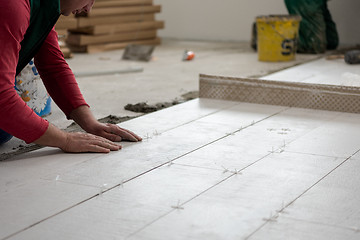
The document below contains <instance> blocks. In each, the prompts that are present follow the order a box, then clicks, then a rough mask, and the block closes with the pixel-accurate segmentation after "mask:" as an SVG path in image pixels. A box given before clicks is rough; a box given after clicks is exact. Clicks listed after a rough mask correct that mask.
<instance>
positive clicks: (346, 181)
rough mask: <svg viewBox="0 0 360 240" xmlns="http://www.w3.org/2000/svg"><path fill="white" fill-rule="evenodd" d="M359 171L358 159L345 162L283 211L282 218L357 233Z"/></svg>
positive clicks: (359, 218) (359, 199)
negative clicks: (336, 227) (351, 230)
mask: <svg viewBox="0 0 360 240" xmlns="http://www.w3.org/2000/svg"><path fill="white" fill-rule="evenodd" d="M359 168H360V160H359V159H350V160H347V161H346V162H345V163H344V164H343V165H341V166H340V167H339V168H337V169H336V170H335V171H334V172H332V173H331V174H330V175H329V176H327V177H326V178H325V179H323V180H322V181H321V182H319V183H318V184H317V185H316V186H314V187H313V188H312V189H310V190H309V191H308V192H306V193H305V194H304V195H303V196H301V198H299V199H298V200H296V201H295V202H294V203H293V204H292V205H290V206H289V207H288V208H286V211H287V213H288V214H287V215H286V216H288V217H290V218H293V219H298V220H303V221H309V222H315V223H322V224H326V225H334V226H338V227H343V228H349V229H357V230H359V231H360V209H359V208H358V205H359V202H360V188H359V183H360V175H359ZM359 236H360V235H359Z"/></svg>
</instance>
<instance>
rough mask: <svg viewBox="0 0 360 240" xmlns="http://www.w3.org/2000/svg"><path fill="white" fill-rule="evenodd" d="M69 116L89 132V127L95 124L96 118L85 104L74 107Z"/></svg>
mask: <svg viewBox="0 0 360 240" xmlns="http://www.w3.org/2000/svg"><path fill="white" fill-rule="evenodd" d="M70 117H71V118H72V119H73V120H74V121H75V122H76V123H77V124H79V125H80V127H81V128H82V129H84V130H85V131H87V132H89V130H90V129H91V127H92V126H93V125H95V124H97V120H96V118H95V117H94V115H93V114H92V112H91V110H90V108H89V107H88V106H86V105H83V106H80V107H78V108H76V109H74V110H73V111H72V112H71V113H70Z"/></svg>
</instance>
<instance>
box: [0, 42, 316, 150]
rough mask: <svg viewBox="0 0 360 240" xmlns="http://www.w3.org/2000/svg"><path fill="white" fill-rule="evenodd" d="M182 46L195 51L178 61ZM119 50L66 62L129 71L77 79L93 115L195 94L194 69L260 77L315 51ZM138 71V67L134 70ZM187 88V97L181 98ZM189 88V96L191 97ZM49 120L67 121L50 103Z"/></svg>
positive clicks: (217, 46) (165, 46)
mask: <svg viewBox="0 0 360 240" xmlns="http://www.w3.org/2000/svg"><path fill="white" fill-rule="evenodd" d="M185 50H192V51H194V52H195V58H194V60H192V61H182V57H183V53H184V51H185ZM122 54H123V50H117V51H110V52H103V53H97V54H74V57H73V58H72V59H69V60H68V63H69V65H70V67H71V68H72V70H73V71H74V73H75V74H78V73H86V72H89V71H91V72H93V73H94V72H96V71H114V70H128V69H129V70H135V71H134V72H130V73H121V74H112V75H96V76H95V75H94V76H84V77H81V76H80V77H77V81H78V83H79V86H80V88H81V90H82V93H83V95H84V97H85V99H86V100H87V102H88V103H89V105H90V106H91V109H92V110H93V113H94V115H95V117H96V118H98V119H100V118H105V117H107V116H109V115H114V116H117V117H126V116H129V117H135V116H139V115H141V114H143V113H136V112H132V111H128V110H125V109H124V107H125V106H126V105H127V104H137V103H141V102H143V103H147V104H149V105H155V106H156V104H159V103H160V105H161V103H172V102H174V101H175V102H182V101H185V100H186V99H191V98H192V97H193V96H196V91H198V84H199V83H198V82H199V81H198V78H199V77H198V76H199V74H200V73H204V74H214V75H225V76H236V77H260V76H265V75H267V74H270V73H273V72H276V71H279V70H282V69H284V68H288V67H291V66H294V65H298V64H301V63H304V62H308V61H310V60H313V59H317V58H318V57H319V56H318V55H304V54H297V56H296V60H295V61H290V62H283V63H266V62H259V61H258V60H257V53H256V52H254V51H253V50H252V49H251V48H250V44H249V43H247V42H242V43H239V42H236V43H234V42H232V43H228V42H203V41H201V42H200V41H179V40H171V39H164V40H163V43H162V45H161V46H158V47H156V48H155V50H154V52H153V58H152V60H151V61H150V62H137V61H127V60H122V59H121V57H122ZM139 69H140V70H142V71H138V70H139ZM189 92H192V94H190V96H187V94H188V93H189ZM194 92H195V95H194ZM184 94H185V95H184ZM46 119H48V120H49V121H50V122H51V123H53V124H55V125H57V126H58V127H60V128H62V129H65V128H66V127H67V126H69V125H70V124H71V123H72V121H70V120H66V118H65V116H64V114H63V113H62V112H61V111H60V110H59V108H58V107H57V106H56V105H55V104H53V105H52V114H51V115H50V116H47V117H46ZM19 146H21V147H20V148H24V147H25V148H26V147H28V145H26V144H25V143H24V142H23V141H20V140H19V139H16V138H13V139H12V140H11V141H10V142H8V143H7V144H4V145H3V146H1V147H0V153H1V155H3V154H8V153H12V152H17V151H19Z"/></svg>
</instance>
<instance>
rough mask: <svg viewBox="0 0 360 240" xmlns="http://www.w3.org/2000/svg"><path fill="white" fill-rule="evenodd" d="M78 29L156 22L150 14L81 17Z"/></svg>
mask: <svg viewBox="0 0 360 240" xmlns="http://www.w3.org/2000/svg"><path fill="white" fill-rule="evenodd" d="M77 20H78V27H88V26H94V25H101V24H114V23H127V22H142V21H154V20H155V15H154V14H153V13H150V14H133V15H123V16H103V17H96V18H95V17H89V18H86V17H81V18H78V19H77Z"/></svg>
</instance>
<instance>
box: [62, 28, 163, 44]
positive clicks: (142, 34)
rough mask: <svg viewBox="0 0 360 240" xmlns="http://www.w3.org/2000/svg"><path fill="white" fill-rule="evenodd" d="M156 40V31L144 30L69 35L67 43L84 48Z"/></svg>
mask: <svg viewBox="0 0 360 240" xmlns="http://www.w3.org/2000/svg"><path fill="white" fill-rule="evenodd" d="M154 38H156V30H145V31H136V32H127V33H116V34H111V35H97V36H91V35H83V34H69V36H68V38H67V41H66V42H67V43H68V44H71V45H75V46H84V45H89V44H99V43H111V42H124V41H127V42H129V41H137V40H143V39H154Z"/></svg>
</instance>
